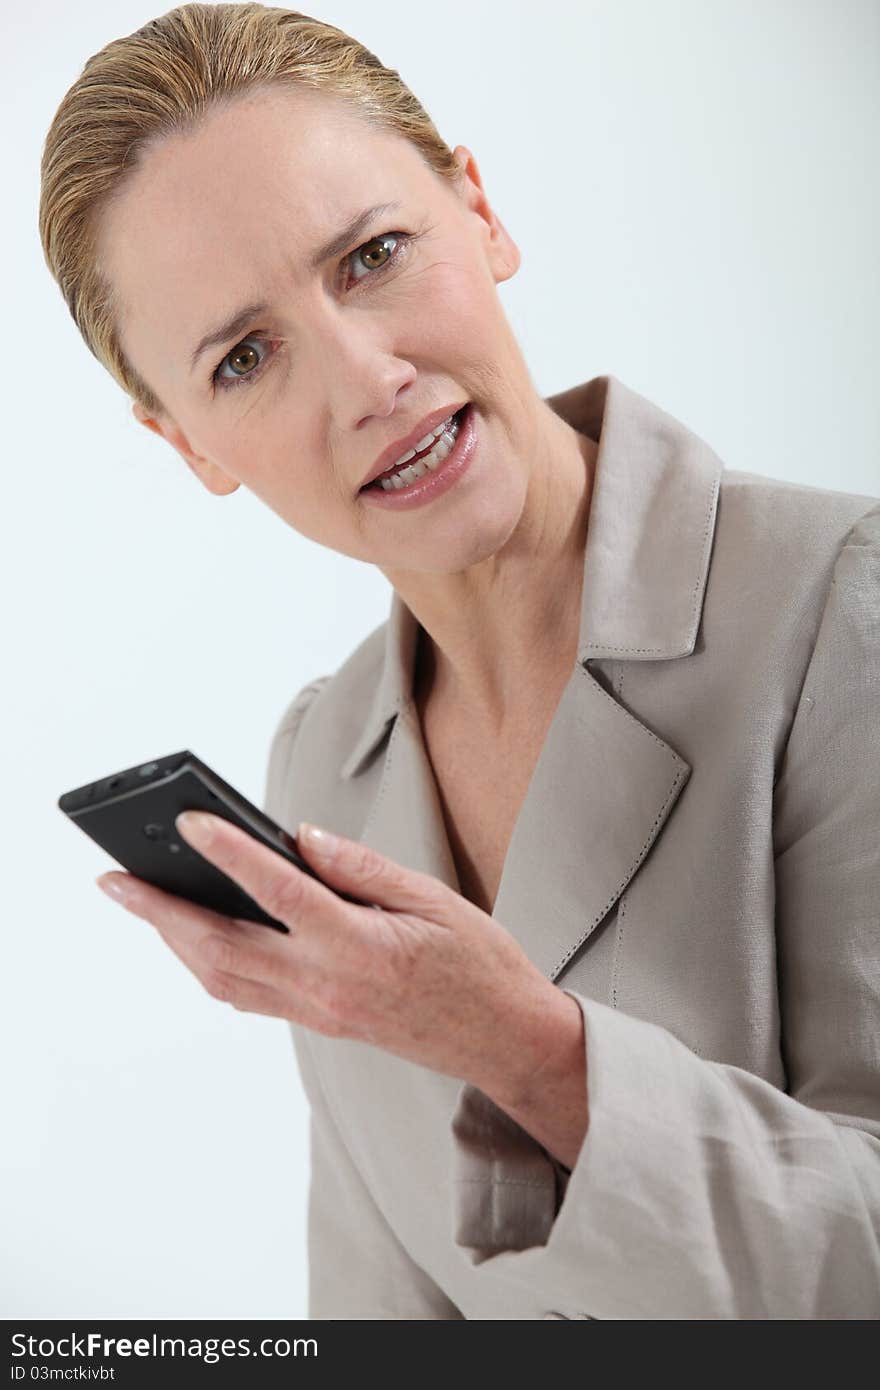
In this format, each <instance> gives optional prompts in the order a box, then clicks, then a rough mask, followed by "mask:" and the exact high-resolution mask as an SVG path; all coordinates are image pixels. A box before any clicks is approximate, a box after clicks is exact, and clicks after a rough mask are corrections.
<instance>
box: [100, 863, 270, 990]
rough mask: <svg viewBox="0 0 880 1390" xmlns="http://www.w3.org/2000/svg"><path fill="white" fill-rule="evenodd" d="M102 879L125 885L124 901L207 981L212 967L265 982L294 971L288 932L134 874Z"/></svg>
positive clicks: (108, 883) (121, 887)
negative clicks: (193, 899)
mask: <svg viewBox="0 0 880 1390" xmlns="http://www.w3.org/2000/svg"><path fill="white" fill-rule="evenodd" d="M98 882H99V884H101V885H104V884H106V885H110V884H116V885H117V886H118V887H119V888H120V889H121V890H122V891H124V894H125V896H124V897H120V898H119V901H120V902H121V903H122V905H123V906H124V907H125V908H126V910H127V911H129V912H131V913H132V914H133V915H134V916H136V917H141V918H142V919H143V920H144V921H146V922H149V923H150V924H151V925H152V926H154V927H155V928H156V929H157V931H158V932H159V934H160V935H161V936H162V939H163V940H164V941H165V942H166V944H167V945H168V946H169V947H170V948H171V950H172V951H173V952H174V954H175V955H176V956H177V957H178V959H179V960H181V961H182V962H183V964H184V965H185V966H187V968H188V969H189V970H191V971H192V972H193V974H194V975H196V976H197V978H198V979H200V980H201V981H202V982H203V983H204V981H205V976H206V974H207V973H208V972H210V971H212V970H213V971H222V972H224V973H226V974H230V975H237V976H241V977H242V978H245V979H250V980H255V981H260V982H263V983H266V984H271V983H272V982H273V981H274V982H278V981H279V979H281V978H282V977H286V976H287V975H288V974H289V972H290V955H289V949H287V950H286V949H285V944H286V943H287V941H288V938H287V937H285V936H282V935H281V933H279V932H277V931H273V930H271V929H270V928H269V927H264V926H259V925H258V924H257V923H256V922H248V921H245V920H244V919H242V918H230V917H225V916H223V915H222V914H221V913H219V912H214V911H213V910H212V909H211V908H207V907H202V906H201V905H200V904H198V903H193V902H190V901H189V900H188V899H187V898H181V897H179V896H178V895H177V894H176V893H166V892H165V891H164V889H162V888H157V887H156V885H155V884H152V883H147V882H145V880H143V879H139V878H137V877H135V875H133V874H115V873H114V874H106V875H104V876H103V878H102V879H99V880H98Z"/></svg>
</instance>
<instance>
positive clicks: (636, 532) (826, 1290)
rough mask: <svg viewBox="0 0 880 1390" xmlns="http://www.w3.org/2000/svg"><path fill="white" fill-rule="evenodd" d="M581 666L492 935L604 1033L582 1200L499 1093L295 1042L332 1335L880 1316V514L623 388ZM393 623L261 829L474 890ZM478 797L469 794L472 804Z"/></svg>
mask: <svg viewBox="0 0 880 1390" xmlns="http://www.w3.org/2000/svg"><path fill="white" fill-rule="evenodd" d="M547 400H548V404H550V406H551V407H552V408H553V409H554V410H555V411H556V412H557V413H558V414H559V415H560V416H561V417H562V418H563V419H565V420H567V421H568V423H569V424H570V425H572V426H573V427H574V428H575V429H577V430H579V431H581V432H583V433H585V434H587V435H589V436H590V437H591V438H592V439H594V440H596V441H597V442H598V456H597V463H596V473H595V479H594V488H593V496H592V501H591V509H590V516H589V528H588V535H587V543H586V549H585V561H584V579H583V589H582V594H581V624H580V637H579V648H578V655H577V661H576V664H575V666H574V668H573V670H572V672H571V677H570V679H569V682H568V684H567V686H566V688H565V690H564V693H563V695H562V698H561V700H560V703H559V705H558V708H557V710H556V713H555V715H554V718H553V721H552V724H551V725H550V728H549V731H548V733H547V735H546V738H545V741H544V744H543V746H542V749H541V753H540V756H539V759H538V762H537V765H536V767H535V770H534V773H533V776H532V778H531V781H530V784H529V787H528V790H527V794H526V797H525V800H524V802H523V804H522V807H521V809H520V812H519V815H518V819H517V821H516V825H515V828H514V831H513V836H512V839H511V841H510V845H509V849H508V852H507V856H506V859H505V861H504V869H503V874H502V878H501V882H500V887H499V891H498V896H497V899H496V903H495V907H494V912H493V915H494V917H495V918H496V920H498V921H499V922H500V923H501V924H502V925H503V926H504V927H505V928H506V929H507V930H508V931H509V932H510V933H511V934H512V935H513V936H514V937H515V938H516V939H517V941H518V942H519V943H520V945H521V946H522V947H523V949H524V950H525V951H526V953H527V955H528V956H529V958H530V959H531V960H532V961H533V962H534V964H535V965H536V966H537V967H538V968H539V969H540V970H541V971H542V972H543V973H544V974H545V975H546V976H547V978H548V979H549V980H551V981H552V982H553V983H555V984H556V985H557V986H558V987H559V988H560V989H563V990H565V992H566V993H568V994H569V995H570V996H571V997H572V998H573V999H574V1000H576V1002H577V1004H578V1005H579V1007H580V1009H581V1012H582V1015H583V1019H584V1034H585V1047H586V1057H587V1067H588V1076H587V1091H588V1105H589V1129H588V1132H587V1135H586V1138H585V1140H584V1143H583V1145H582V1147H581V1150H580V1153H579V1155H578V1158H577V1162H576V1164H575V1166H574V1168H573V1170H572V1171H571V1173H570V1174H569V1173H568V1172H567V1170H565V1169H563V1168H562V1166H561V1164H559V1163H558V1162H556V1161H555V1160H554V1159H553V1157H552V1156H551V1155H550V1154H548V1153H547V1152H546V1150H545V1149H544V1148H543V1147H542V1146H541V1145H540V1144H539V1143H538V1142H537V1141H536V1140H535V1139H534V1138H533V1137H532V1136H531V1135H529V1134H528V1133H527V1132H526V1131H525V1130H524V1129H522V1128H521V1127H520V1126H519V1125H518V1124H517V1123H516V1122H515V1121H513V1120H512V1119H511V1118H510V1117H509V1116H508V1115H506V1114H505V1113H504V1112H503V1111H502V1110H501V1109H499V1108H498V1107H497V1106H496V1105H495V1104H494V1103H493V1102H492V1101H491V1100H490V1099H489V1098H488V1097H487V1096H486V1095H485V1094H484V1093H483V1092H481V1091H480V1090H479V1089H478V1088H476V1087H475V1086H473V1085H471V1084H470V1083H468V1082H465V1081H463V1080H462V1079H460V1078H454V1077H448V1076H444V1075H439V1074H437V1073H434V1072H431V1071H429V1070H427V1069H425V1068H423V1067H420V1066H417V1065H415V1064H412V1063H409V1062H407V1061H405V1060H403V1059H401V1058H398V1057H396V1056H392V1055H391V1054H388V1053H384V1052H383V1051H381V1050H380V1049H378V1048H375V1047H372V1046H369V1045H367V1044H364V1043H360V1042H356V1041H353V1040H349V1039H338V1038H337V1039H331V1038H326V1037H324V1036H323V1035H320V1034H317V1033H315V1032H312V1031H310V1030H308V1029H306V1028H304V1027H302V1026H300V1025H298V1024H291V1025H290V1030H291V1035H292V1041H293V1046H294V1050H295V1055H296V1059H297V1062H298V1067H299V1072H300V1077H301V1080H302V1084H303V1088H304V1091H305V1093H306V1096H307V1099H308V1102H309V1105H310V1150H311V1180H310V1189H309V1198H308V1254H309V1317H310V1318H315V1319H334V1318H355V1319H379V1318H381V1319H421V1318H431V1319H434V1318H450V1319H452V1318H486V1319H521V1318H522V1319H533V1318H542V1319H549V1318H553V1319H575V1318H577V1319H593V1318H675V1319H692V1318H696V1319H702V1318H706V1319H718V1318H737V1319H740V1318H748V1319H754V1318H761V1319H764V1318H767V1319H769V1318H809V1319H813V1318H835V1319H837V1318H876V1317H877V1316H878V1315H880V1028H878V1023H880V1007H878V1004H880V918H878V914H880V499H878V498H877V497H873V496H868V495H856V494H849V493H843V492H836V491H832V490H827V489H823V488H815V487H807V486H802V485H798V484H794V483H790V482H785V481H781V480H776V479H772V478H768V477H765V476H763V475H760V474H755V473H747V472H742V471H736V470H731V469H728V468H726V467H725V466H724V465H723V463H722V462H721V460H720V459H719V458H718V457H717V456H716V454H715V453H714V451H713V450H712V449H711V448H710V447H709V446H708V445H707V444H706V443H705V442H704V441H703V440H702V439H700V438H699V437H698V436H697V435H696V434H694V433H693V432H692V431H691V430H690V429H689V428H687V427H686V426H685V425H684V424H682V423H680V422H679V421H677V420H676V419H675V418H673V417H672V416H671V415H669V414H667V413H666V412H665V411H663V410H662V409H660V408H659V407H658V406H657V405H655V404H653V403H652V402H651V401H649V400H647V399H645V398H644V397H642V396H641V395H639V394H638V393H637V392H635V391H634V390H632V389H631V388H629V387H627V386H626V385H624V384H623V383H622V382H621V381H620V380H618V379H617V378H615V377H613V376H600V377H596V378H593V379H592V380H590V381H587V382H585V383H583V384H581V385H579V386H575V387H572V388H571V389H570V390H568V391H564V392H561V393H559V394H557V395H555V396H550V397H548V398H547ZM417 637H418V624H417V622H416V620H415V618H414V616H413V614H412V613H411V611H410V610H409V609H408V608H407V607H406V605H405V604H404V603H403V602H402V601H401V600H400V599H399V597H398V596H397V594H396V592H395V591H393V590H392V601H391V608H390V613H389V616H388V619H387V620H386V621H385V622H384V623H382V624H381V625H380V626H379V627H378V628H376V629H375V630H374V631H373V632H372V633H371V634H370V635H369V636H367V637H366V638H365V640H364V641H363V642H362V643H361V644H360V645H359V646H358V647H357V648H356V650H355V651H354V652H352V654H351V655H350V656H349V657H348V659H347V660H346V661H345V662H344V663H343V664H342V665H341V666H340V668H339V669H338V670H337V671H335V672H334V673H331V674H327V675H323V676H321V677H319V678H317V679H315V680H312V681H310V682H309V683H308V685H306V686H305V687H304V688H303V689H301V690H300V691H298V693H297V694H296V696H295V697H294V698H293V700H292V701H291V702H290V703H289V704H288V706H287V707H286V709H285V710H284V711H283V714H282V717H281V719H280V722H279V723H278V725H277V727H276V729H275V732H274V734H273V736H272V739H271V746H270V751H269V758H268V767H267V772H266V792H265V798H264V805H265V809H266V811H267V812H268V813H269V814H270V815H271V816H272V817H273V818H274V819H275V820H277V821H278V822H279V823H280V824H281V825H282V826H284V827H285V828H286V829H287V830H288V831H289V832H290V833H291V834H295V832H296V828H297V825H298V822H299V820H300V819H306V820H310V821H314V822H316V823H317V824H319V825H324V826H327V827H328V828H329V829H333V830H337V831H338V832H340V833H341V834H343V835H346V836H349V837H351V838H353V839H358V840H362V841H364V842H365V843H367V844H369V845H371V846H373V847H374V848H375V849H376V850H378V851H379V852H380V853H381V854H383V855H387V856H389V857H390V858H391V859H394V860H397V861H399V862H400V863H402V864H406V865H409V866H410V867H412V868H414V869H418V870H420V871H421V872H424V873H429V874H433V875H435V876H436V877H437V878H439V879H441V880H442V881H443V882H445V883H447V884H449V886H450V887H452V888H453V889H455V890H456V891H460V887H459V883H458V879H457V876H456V871H455V866H454V862H453V860H452V856H451V853H450V849H449V843H448V838H447V833H446V829H445V825H444V820H443V815H442V811H441V807H440V802H439V798H438V793H437V787H436V783H435V781H434V777H433V772H432V769H431V767H430V763H429V761H428V758H427V754H426V750H425V747H424V744H423V741H422V737H421V731H420V725H419V719H418V715H417V713H416V710H415V706H414V703H413V699H412V677H413V667H414V654H415V646H416V639H417ZM474 795H475V796H478V795H479V788H478V787H475V788H474Z"/></svg>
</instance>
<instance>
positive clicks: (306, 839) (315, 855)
mask: <svg viewBox="0 0 880 1390" xmlns="http://www.w3.org/2000/svg"><path fill="white" fill-rule="evenodd" d="M315 832H317V834H316V833H315ZM296 841H297V845H298V847H299V850H300V853H301V854H302V855H303V857H304V858H305V859H306V860H307V861H308V863H309V864H311V865H313V867H314V868H315V870H316V872H318V873H319V874H320V875H321V878H322V879H323V880H324V881H325V882H326V883H327V884H329V885H330V887H331V888H341V889H342V890H343V891H344V892H346V893H351V894H353V895H354V897H357V898H362V899H363V900H364V902H368V903H377V904H378V905H379V906H380V907H384V908H388V909H389V910H391V911H397V912H416V913H420V914H422V915H424V916H426V917H431V918H432V920H437V917H438V913H439V912H441V911H442V909H443V907H444V906H445V905H447V903H448V900H449V899H450V897H451V895H450V892H449V889H448V887H447V885H446V884H445V883H443V882H442V881H441V880H440V879H438V878H434V877H432V875H431V874H422V873H419V872H418V871H417V870H416V869H408V868H407V867H406V866H405V865H404V864H398V863H397V861H396V860H394V859H389V858H387V857H386V855H384V854H380V853H379V851H378V850H375V849H373V848H371V846H370V845H365V844H363V842H362V841H360V840H349V839H347V838H346V837H345V836H344V835H334V834H331V833H330V831H329V830H324V829H323V828H322V827H320V826H316V825H310V824H309V823H308V822H307V821H301V822H300V825H299V829H298V831H297V837H296Z"/></svg>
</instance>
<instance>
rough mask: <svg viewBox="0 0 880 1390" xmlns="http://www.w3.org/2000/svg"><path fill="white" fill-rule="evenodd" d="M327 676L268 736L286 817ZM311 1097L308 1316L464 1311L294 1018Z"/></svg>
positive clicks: (270, 788) (271, 777)
mask: <svg viewBox="0 0 880 1390" xmlns="http://www.w3.org/2000/svg"><path fill="white" fill-rule="evenodd" d="M329 679H330V677H329V676H320V677H319V678H318V679H317V680H315V681H312V682H310V683H309V685H307V686H305V687H304V688H303V689H302V690H301V691H300V692H299V694H298V695H297V696H296V697H295V698H294V700H293V701H291V703H290V705H289V706H288V708H287V709H286V710H285V712H284V715H283V716H282V719H281V721H280V723H279V725H278V727H277V729H276V731H275V734H274V735H273V738H272V742H271V747H270V753H269V763H268V770H267V774H266V792H265V796H264V806H263V809H264V810H265V811H266V813H267V815H270V816H272V817H273V819H275V820H278V821H279V822H281V821H282V818H283V809H282V808H283V805H284V798H283V789H284V785H285V781H286V777H287V770H288V767H289V763H290V755H291V752H292V749H293V744H294V741H295V739H296V734H297V731H298V729H299V726H300V724H301V722H302V719H303V716H304V715H305V712H306V710H307V709H308V707H309V706H310V704H311V703H312V701H313V699H314V698H315V696H316V695H317V694H318V692H319V691H320V690H321V689H322V687H323V686H324V685H325V684H326V682H327V681H328V680H329ZM290 1027H291V1034H292V1037H293V1045H294V1052H295V1055H296V1060H297V1065H298V1067H299V1073H300V1079H301V1082H302V1086H303V1090H304V1092H305V1095H306V1098H307V1100H308V1102H309V1108H310V1115H309V1150H310V1160H311V1178H310V1183H309V1198H308V1221H307V1225H308V1269H309V1293H308V1317H309V1318H310V1319H313V1320H329V1319H335V1318H339V1319H344V1318H353V1319H368V1318H369V1319H380V1318H387V1319H398V1320H402V1319H427V1318H430V1319H435V1318H445V1319H453V1318H463V1316H464V1315H463V1314H462V1313H461V1312H460V1311H459V1310H458V1308H457V1307H456V1306H455V1304H454V1303H452V1302H451V1301H450V1300H449V1299H448V1298H447V1296H446V1294H445V1293H444V1292H443V1291H442V1289H441V1288H440V1287H439V1285H437V1284H436V1283H435V1282H434V1281H433V1280H432V1279H431V1278H430V1277H429V1276H428V1275H427V1274H426V1273H425V1271H424V1270H423V1269H422V1268H421V1267H420V1266H419V1265H417V1264H416V1263H415V1261H414V1260H413V1259H412V1258H411V1257H410V1256H409V1254H408V1253H407V1252H406V1250H405V1249H404V1248H403V1246H402V1245H401V1243H400V1241H399V1240H398V1239H397V1237H396V1235H395V1234H394V1232H393V1230H392V1229H391V1227H390V1226H389V1224H388V1222H387V1220H386V1219H385V1217H384V1215H383V1214H382V1212H381V1211H380V1210H379V1207H378V1206H377V1205H376V1202H375V1201H374V1199H373V1197H372V1195H371V1194H370V1192H369V1190H368V1188H367V1186H366V1184H365V1182H364V1180H363V1178H362V1177H361V1175H360V1173H359V1171H358V1168H357V1166H356V1164H355V1162H354V1160H353V1159H352V1157H351V1155H350V1153H349V1151H348V1149H347V1147H346V1144H345V1142H344V1140H343V1138H342V1136H341V1134H340V1132H339V1128H338V1126H337V1124H336V1121H335V1120H334V1118H333V1114H332V1107H331V1098H330V1097H328V1096H327V1095H326V1093H325V1091H324V1088H323V1084H322V1082H321V1079H320V1075H319V1072H318V1067H317V1065H316V1063H315V1059H314V1057H313V1055H312V1051H311V1048H310V1047H309V1041H308V1037H307V1031H308V1030H307V1029H305V1028H304V1027H301V1026H300V1025H298V1024H291V1025H290Z"/></svg>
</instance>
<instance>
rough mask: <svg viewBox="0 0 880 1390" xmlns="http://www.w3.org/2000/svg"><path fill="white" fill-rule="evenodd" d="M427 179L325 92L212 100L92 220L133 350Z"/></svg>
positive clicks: (282, 271)
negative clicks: (215, 103)
mask: <svg viewBox="0 0 880 1390" xmlns="http://www.w3.org/2000/svg"><path fill="white" fill-rule="evenodd" d="M431 186H432V174H431V171H430V170H429V169H428V168H427V166H426V165H425V164H424V162H423V161H422V159H421V158H420V156H419V154H418V151H417V150H416V149H415V147H414V146H413V145H412V144H411V143H410V142H409V141H407V140H405V139H402V138H401V137H398V136H396V135H395V134H393V133H390V132H388V131H384V130H377V129H376V128H375V127H372V126H370V125H368V124H367V123H366V122H365V121H364V120H363V119H362V118H361V117H360V116H358V114H357V113H356V112H352V111H351V110H350V109H349V108H347V107H346V106H345V105H344V103H342V102H340V101H338V100H336V99H333V98H328V97H326V96H325V95H324V94H323V93H316V92H311V91H304V92H271V93H266V92H261V93H259V94H253V95H249V96H247V97H246V98H243V99H239V100H236V101H235V102H230V103H228V104H227V105H225V106H223V107H221V108H218V109H215V110H212V111H211V112H210V113H209V114H208V116H207V117H206V118H205V119H204V121H203V122H202V123H201V125H200V126H199V127H198V128H197V129H195V130H194V131H193V132H192V133H190V134H186V135H180V136H174V137H171V138H169V139H167V140H164V141H163V142H162V143H161V144H157V145H155V146H153V147H152V148H151V149H149V150H148V151H147V152H146V153H145V154H144V157H143V160H142V162H141V163H140V165H139V167H138V168H137V170H136V172H135V173H134V174H133V176H132V178H131V180H130V182H129V184H128V185H127V186H126V188H125V190H124V192H123V193H122V194H121V196H120V197H119V199H118V200H117V202H116V203H115V204H114V205H113V206H112V207H111V208H109V209H108V211H107V213H106V215H105V217H104V218H103V220H102V223H101V248H102V253H103V260H104V264H105V267H106V270H107V274H108V275H109V278H110V280H111V283H112V284H113V285H114V286H115V287H116V289H117V292H118V294H119V297H120V300H121V304H122V306H123V323H122V331H123V336H124V338H126V339H128V341H127V342H126V346H127V348H128V350H129V352H130V353H131V355H132V357H133V359H134V360H137V358H138V355H139V350H140V351H143V349H144V346H145V345H144V343H143V342H140V341H137V342H136V341H134V340H140V339H142V338H146V337H148V336H149V334H150V332H151V331H156V330H157V329H160V328H161V329H163V331H164V332H165V333H166V334H167V331H168V327H169V326H170V324H171V323H173V324H174V326H175V327H179V328H180V329H181V331H187V332H189V333H194V334H195V335H196V336H198V334H199V333H200V332H201V331H202V330H203V328H204V325H205V324H206V323H208V322H210V321H213V320H214V319H216V317H217V313H218V295H221V294H222V296H223V304H224V305H225V304H228V303H229V302H230V301H231V300H235V301H238V300H239V299H240V298H241V297H242V296H244V297H245V298H247V297H248V296H249V295H250V294H253V297H254V298H258V297H261V295H262V293H263V292H264V291H266V290H268V289H269V287H270V286H271V285H272V284H273V283H275V282H276V281H277V279H278V277H279V276H284V277H287V279H288V281H294V280H297V279H299V280H304V279H305V278H306V277H307V275H308V274H309V272H308V270H307V261H308V257H309V254H310V252H311V251H312V250H313V249H314V248H315V247H316V246H317V245H318V244H319V243H320V242H321V241H322V240H324V239H326V238H327V237H328V236H329V235H331V234H332V233H333V232H334V231H337V230H339V228H340V227H342V226H343V225H344V223H345V222H346V221H347V220H349V219H350V218H351V217H352V216H353V215H354V214H355V213H356V212H359V211H361V210H362V209H363V208H365V207H368V206H370V205H371V204H373V203H379V202H390V201H392V200H393V199H395V198H401V199H403V200H404V202H406V200H407V198H408V197H412V198H415V197H419V196H420V195H422V194H423V193H424V192H429V191H430V189H431ZM433 186H434V187H435V188H436V182H435V183H434V185H433ZM219 307H220V308H221V309H222V307H223V305H220V306H219ZM166 350H167V343H166Z"/></svg>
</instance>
